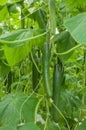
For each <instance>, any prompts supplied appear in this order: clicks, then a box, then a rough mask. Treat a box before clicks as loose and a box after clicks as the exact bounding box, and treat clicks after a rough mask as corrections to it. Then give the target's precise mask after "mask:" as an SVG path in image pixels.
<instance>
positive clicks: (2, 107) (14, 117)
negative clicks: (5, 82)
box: [0, 93, 38, 126]
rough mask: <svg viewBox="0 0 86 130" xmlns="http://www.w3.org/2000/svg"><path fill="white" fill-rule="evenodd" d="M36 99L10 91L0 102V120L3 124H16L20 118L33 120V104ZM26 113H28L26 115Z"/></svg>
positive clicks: (27, 120)
mask: <svg viewBox="0 0 86 130" xmlns="http://www.w3.org/2000/svg"><path fill="white" fill-rule="evenodd" d="M37 102H38V100H37V98H35V97H33V96H32V97H28V96H26V95H24V94H23V93H15V94H14V93H11V94H8V95H7V96H5V97H4V98H3V99H2V101H1V102H0V121H1V122H2V125H3V126H5V125H6V126H12V125H18V124H19V122H20V119H21V118H22V120H24V121H25V122H31V121H34V112H35V106H36V104H37ZM26 113H27V114H28V115H27V117H26Z"/></svg>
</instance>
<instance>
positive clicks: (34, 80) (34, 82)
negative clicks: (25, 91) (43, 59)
mask: <svg viewBox="0 0 86 130" xmlns="http://www.w3.org/2000/svg"><path fill="white" fill-rule="evenodd" d="M34 61H35V63H36V64H37V65H38V58H37V56H36V55H35V54H34ZM39 78H40V74H39V72H38V70H37V68H36V66H35V65H34V63H32V86H33V90H35V89H36V87H37V85H38V83H39ZM37 90H38V88H37ZM37 90H35V91H36V92H37Z"/></svg>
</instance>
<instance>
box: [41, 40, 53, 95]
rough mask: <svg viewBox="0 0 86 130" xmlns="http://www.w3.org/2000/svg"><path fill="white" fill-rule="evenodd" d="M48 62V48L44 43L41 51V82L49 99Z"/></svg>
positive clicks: (47, 44)
mask: <svg viewBox="0 0 86 130" xmlns="http://www.w3.org/2000/svg"><path fill="white" fill-rule="evenodd" d="M49 61H50V48H49V43H48V42H46V43H45V45H44V47H43V51H42V62H43V80H44V87H45V91H46V93H47V96H49V97H51V95H52V93H51V85H50V72H49V66H50V63H49Z"/></svg>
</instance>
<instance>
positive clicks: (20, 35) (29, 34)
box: [0, 29, 46, 66]
mask: <svg viewBox="0 0 86 130" xmlns="http://www.w3.org/2000/svg"><path fill="white" fill-rule="evenodd" d="M45 35H46V32H43V30H34V29H33V30H30V29H21V30H19V31H14V32H11V33H7V34H3V35H1V36H0V43H2V44H3V45H4V53H5V56H6V59H7V61H8V64H9V65H10V66H14V65H15V64H17V63H19V62H20V61H21V60H23V59H24V58H25V57H26V56H27V54H28V53H29V52H30V51H31V49H32V47H34V46H39V47H41V46H42V45H43V43H44V41H45Z"/></svg>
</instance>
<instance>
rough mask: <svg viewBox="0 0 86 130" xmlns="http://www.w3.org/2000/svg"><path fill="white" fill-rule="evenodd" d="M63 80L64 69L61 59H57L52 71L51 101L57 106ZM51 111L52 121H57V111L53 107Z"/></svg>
mask: <svg viewBox="0 0 86 130" xmlns="http://www.w3.org/2000/svg"><path fill="white" fill-rule="evenodd" d="M63 80H64V69H63V65H62V63H61V61H60V60H59V61H58V63H57V64H56V65H55V67H54V72H53V102H54V104H55V105H56V107H58V108H59V103H60V93H61V87H62V83H63ZM52 112H53V119H54V121H56V122H57V120H58V112H57V110H56V109H55V108H53V109H52Z"/></svg>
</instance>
